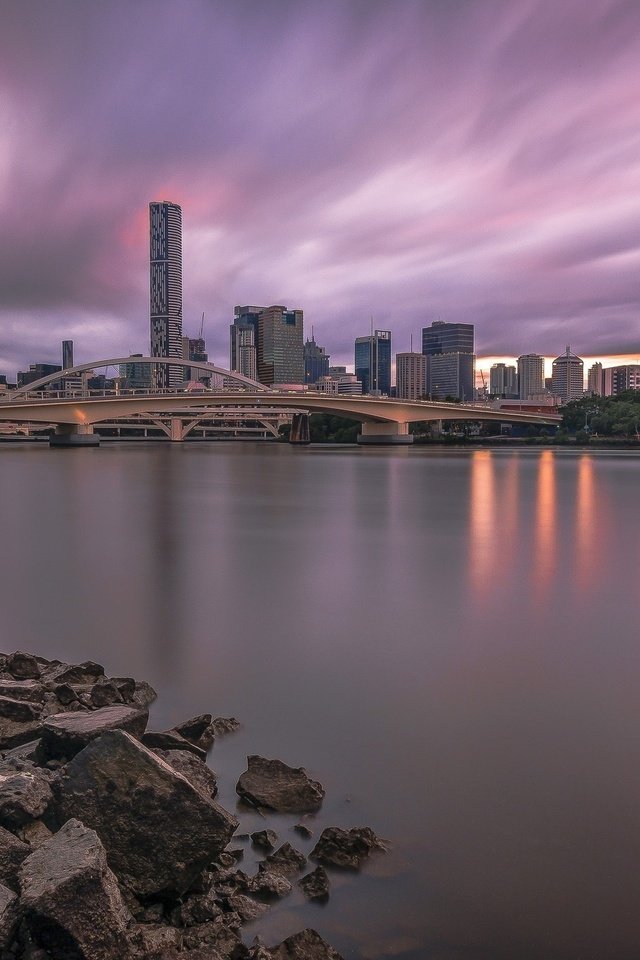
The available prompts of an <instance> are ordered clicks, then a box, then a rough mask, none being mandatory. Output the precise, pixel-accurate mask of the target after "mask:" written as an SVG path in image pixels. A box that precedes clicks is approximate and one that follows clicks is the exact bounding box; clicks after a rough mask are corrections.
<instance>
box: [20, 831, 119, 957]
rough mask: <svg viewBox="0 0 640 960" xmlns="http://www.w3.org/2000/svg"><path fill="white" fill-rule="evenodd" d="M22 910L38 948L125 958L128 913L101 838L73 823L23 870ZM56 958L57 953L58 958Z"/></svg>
mask: <svg viewBox="0 0 640 960" xmlns="http://www.w3.org/2000/svg"><path fill="white" fill-rule="evenodd" d="M20 888H21V898H20V909H21V913H22V915H23V917H24V921H25V924H26V926H27V928H28V930H29V933H30V934H31V937H32V939H33V940H34V942H35V943H36V944H38V945H39V946H42V947H44V948H46V949H47V950H49V951H51V952H53V951H54V950H56V949H57V950H58V952H59V953H60V952H62V951H63V950H66V951H67V953H68V954H69V955H70V956H74V957H76V956H77V957H79V958H82V960H114V958H116V957H117V958H118V960H121V958H122V960H127V958H129V957H130V955H131V954H130V950H129V944H128V939H127V925H128V923H129V921H130V915H129V912H128V910H127V908H126V907H125V905H124V902H123V900H122V897H121V895H120V891H119V890H118V885H117V883H116V878H115V877H114V875H113V873H112V872H111V870H110V869H109V867H108V865H107V857H106V854H105V850H104V847H103V846H102V844H101V843H100V840H99V839H98V836H97V834H96V833H95V832H94V831H93V830H89V829H88V828H87V827H85V826H84V825H83V824H82V823H79V822H78V821H77V820H70V821H69V822H68V823H66V824H65V825H64V827H62V829H61V830H59V831H58V833H56V834H55V835H54V836H53V837H52V838H51V840H48V841H47V842H46V843H43V844H42V846H41V847H39V848H38V849H37V850H36V851H34V853H32V854H31V855H30V856H29V857H27V859H26V860H25V861H24V863H23V864H22V867H21V869H20ZM54 955H55V954H54Z"/></svg>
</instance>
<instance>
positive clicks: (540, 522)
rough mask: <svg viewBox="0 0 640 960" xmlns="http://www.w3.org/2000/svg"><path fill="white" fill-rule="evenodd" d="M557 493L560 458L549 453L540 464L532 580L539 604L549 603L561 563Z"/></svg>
mask: <svg viewBox="0 0 640 960" xmlns="http://www.w3.org/2000/svg"><path fill="white" fill-rule="evenodd" d="M556 498H557V492H556V458H555V456H554V453H553V451H551V450H545V451H544V452H543V453H541V454H540V459H539V462H538V476H537V491H536V512H535V534H534V539H533V564H532V568H531V576H532V579H533V593H534V596H535V599H536V601H537V602H538V603H542V602H543V601H545V600H546V599H548V596H549V591H550V588H551V586H552V582H553V575H554V573H555V571H556V563H557V546H558V543H557V536H558V527H557V521H558V517H557V499H556Z"/></svg>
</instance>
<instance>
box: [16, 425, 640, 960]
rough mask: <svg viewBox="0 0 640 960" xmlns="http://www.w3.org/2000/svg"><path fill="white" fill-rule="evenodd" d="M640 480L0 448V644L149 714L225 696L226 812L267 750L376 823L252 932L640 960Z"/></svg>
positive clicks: (594, 474) (375, 949) (196, 709)
mask: <svg viewBox="0 0 640 960" xmlns="http://www.w3.org/2000/svg"><path fill="white" fill-rule="evenodd" d="M639 491H640V457H639V456H635V455H632V454H626V453H620V454H609V453H606V454H604V453H603V454H600V453H590V452H589V453H564V452H555V451H546V450H545V451H542V452H538V451H533V450H532V451H529V450H521V451H502V450H500V451H497V452H494V451H489V450H475V451H466V450H465V451H448V450H447V451H442V450H434V449H424V448H423V449H419V448H416V449H389V450H384V449H382V450H380V449H375V450H373V449H369V450H364V449H354V448H329V447H310V448H306V449H293V448H291V447H288V446H286V445H270V444H267V443H263V444H257V443H245V444H241V443H236V444H231V443H210V444H205V443H201V444H196V443H191V444H182V445H170V444H168V443H167V444H160V443H158V444H145V443H127V444H124V443H123V444H116V443H114V444H106V443H105V444H103V446H102V447H101V448H100V449H85V450H49V449H48V448H44V447H42V446H39V445H35V444H33V445H27V444H25V445H13V444H4V445H2V446H0V503H1V505H2V506H1V511H2V513H1V516H2V527H1V531H2V540H1V550H2V554H1V556H2V559H1V561H0V563H1V577H0V604H1V612H0V626H1V628H2V633H3V643H2V647H3V648H4V649H5V650H9V649H15V648H20V649H25V650H33V651H36V652H38V653H40V654H43V655H45V656H46V655H50V656H52V657H54V656H55V657H60V658H61V659H68V660H83V659H87V658H92V659H96V660H99V661H101V662H103V663H104V664H105V667H106V668H107V671H108V672H109V673H112V674H116V675H121V674H131V675H134V676H137V677H140V678H146V679H149V680H150V681H151V682H152V683H153V685H154V686H155V687H156V688H157V689H158V691H159V693H160V698H159V701H158V703H157V705H156V707H155V708H154V715H153V717H152V720H153V724H154V725H155V726H156V727H157V728H160V729H162V728H164V727H166V726H168V725H170V724H172V723H174V722H175V721H177V720H180V719H184V718H186V717H188V716H193V715H195V714H197V713H200V712H204V711H211V712H213V713H214V714H217V715H230V714H233V715H235V716H237V717H238V718H239V719H240V720H241V721H242V723H243V728H242V731H241V732H240V733H238V734H236V735H233V736H231V737H228V738H226V739H223V740H220V741H219V742H218V743H217V744H216V746H215V748H214V750H213V753H212V755H211V764H212V766H213V767H214V769H216V771H217V772H218V773H219V774H220V777H221V799H222V801H223V802H224V803H225V804H227V805H229V806H231V807H232V808H233V807H234V806H235V799H234V796H235V795H234V784H235V781H236V779H237V776H238V775H239V773H240V772H242V770H243V769H244V768H245V765H246V760H245V758H246V754H248V753H260V754H263V755H265V756H273V757H279V758H281V759H283V760H285V761H286V762H288V763H290V764H292V765H294V766H298V765H304V766H306V767H307V768H308V770H309V771H310V772H311V773H312V774H313V775H315V776H316V777H317V778H318V779H320V780H321V781H322V783H323V784H324V786H325V787H326V790H327V798H326V800H325V804H324V806H323V810H322V812H321V813H320V814H319V815H318V817H317V818H316V822H315V823H314V830H315V832H316V835H317V833H318V832H319V830H320V829H321V828H322V827H323V826H325V825H328V824H335V825H341V826H350V825H360V824H362V825H370V826H372V827H374V829H375V830H376V831H377V832H378V833H379V834H380V835H382V836H383V837H385V838H388V839H390V840H391V841H392V843H393V848H392V851H391V852H390V853H389V854H388V855H386V856H380V857H377V858H376V859H375V860H374V861H373V862H372V864H371V866H370V867H369V868H367V869H365V870H364V871H363V873H362V874H361V875H360V876H352V875H348V876H343V875H339V874H332V883H333V885H332V896H331V899H330V901H329V903H328V905H327V906H325V907H317V906H314V905H307V904H306V903H305V902H303V900H302V898H301V896H300V895H299V894H298V893H297V892H295V893H294V894H293V895H292V896H291V897H289V898H288V899H286V900H284V901H283V902H282V904H281V905H279V906H278V907H277V908H275V909H274V910H272V911H271V913H270V915H269V916H268V918H267V919H266V920H265V921H264V922H261V923H260V924H258V925H257V926H256V928H255V930H254V929H249V930H248V936H249V937H251V936H253V934H254V932H256V931H259V932H261V933H262V934H263V935H264V936H265V938H266V939H267V941H268V942H275V941H277V940H279V939H282V937H284V936H286V935H288V934H289V933H292V932H294V931H295V930H298V929H300V928H301V927H302V926H305V925H311V926H314V927H315V928H316V929H318V930H319V931H320V932H321V933H322V934H323V935H324V936H326V937H327V939H329V940H330V941H331V942H332V943H333V944H334V945H335V946H336V947H337V948H338V949H340V950H341V952H342V953H343V954H344V955H345V957H346V958H348V960H374V958H392V957H393V958H397V960H422V958H430V960H472V958H473V960H502V958H505V960H506V958H509V960H512V958H516V957H517V958H519V960H528V958H544V960H592V958H593V960H603V958H607V960H627V958H629V960H631V958H634V960H636V958H637V956H638V954H639V951H640V643H639V640H640V631H639V629H638V622H639V614H640V611H639V605H638V567H639V561H640V537H639V535H638V528H639V516H640V511H639V509H638V502H639V497H638V492H639ZM295 819H296V818H294V817H280V818H279V817H275V816H274V817H272V818H269V822H268V825H269V826H274V827H275V829H276V830H277V831H278V832H279V834H280V837H281V839H282V840H284V839H289V840H291V841H292V842H294V844H295V845H296V846H298V847H300V848H301V849H303V850H305V851H308V850H309V849H310V847H311V845H312V844H311V843H309V842H306V841H301V840H300V838H299V837H298V836H297V835H296V834H295V833H292V832H291V830H290V828H291V826H292V824H293V823H294V822H295ZM265 825H267V824H265V821H262V820H260V819H259V818H258V817H257V815H256V814H246V813H243V814H242V826H241V830H242V831H246V830H253V829H257V828H261V827H263V826H265ZM253 859H254V855H253V853H252V852H251V850H250V849H247V853H246V857H245V863H244V867H245V869H251V864H252V862H253Z"/></svg>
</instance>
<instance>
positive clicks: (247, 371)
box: [229, 323, 258, 380]
mask: <svg viewBox="0 0 640 960" xmlns="http://www.w3.org/2000/svg"><path fill="white" fill-rule="evenodd" d="M229 335H230V349H229V369H230V370H235V371H236V373H241V374H242V375H243V376H245V377H250V378H251V379H252V380H257V379H258V365H257V360H256V328H255V327H254V326H253V324H252V323H232V324H231V326H230V328H229Z"/></svg>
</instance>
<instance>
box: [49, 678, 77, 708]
mask: <svg viewBox="0 0 640 960" xmlns="http://www.w3.org/2000/svg"><path fill="white" fill-rule="evenodd" d="M51 692H52V694H53V695H54V696H55V698H56V699H57V700H59V702H60V703H61V704H62V705H63V706H65V707H66V706H68V705H69V704H70V703H73V701H74V700H77V699H78V694H77V693H76V691H75V690H74V689H73V687H72V686H71V684H70V683H56V685H55V686H54V688H53V690H52V691H51Z"/></svg>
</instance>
